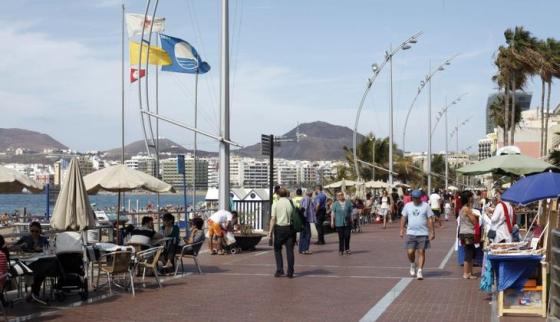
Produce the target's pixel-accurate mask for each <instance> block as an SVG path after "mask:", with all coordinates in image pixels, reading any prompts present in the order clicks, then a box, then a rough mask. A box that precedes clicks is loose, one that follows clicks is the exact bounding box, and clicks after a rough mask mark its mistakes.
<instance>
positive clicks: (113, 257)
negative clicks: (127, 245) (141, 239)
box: [96, 251, 135, 296]
mask: <svg viewBox="0 0 560 322" xmlns="http://www.w3.org/2000/svg"><path fill="white" fill-rule="evenodd" d="M132 256H133V252H131V251H116V252H111V253H107V254H103V255H101V256H100V260H99V266H98V267H99V268H98V271H97V287H96V288H97V289H99V276H100V275H101V272H103V273H105V274H106V275H107V284H109V293H112V288H111V285H112V284H113V283H114V282H113V280H114V278H115V276H119V275H121V276H124V277H125V280H126V278H128V279H129V280H130V287H131V290H132V295H133V296H134V295H135V293H134V278H133V270H132V267H133V265H132Z"/></svg>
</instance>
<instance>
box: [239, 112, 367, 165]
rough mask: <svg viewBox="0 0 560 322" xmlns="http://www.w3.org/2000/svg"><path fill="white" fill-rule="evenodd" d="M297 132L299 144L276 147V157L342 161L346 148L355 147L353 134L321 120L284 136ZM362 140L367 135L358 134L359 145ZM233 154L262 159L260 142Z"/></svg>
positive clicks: (292, 136)
mask: <svg viewBox="0 0 560 322" xmlns="http://www.w3.org/2000/svg"><path fill="white" fill-rule="evenodd" d="M298 132H299V136H300V137H299V142H295V141H294V142H282V143H281V144H280V145H279V146H275V147H274V156H275V157H277V158H282V159H288V160H310V161H319V160H342V159H344V150H343V148H344V146H347V147H350V148H351V147H352V140H353V134H354V131H352V130H351V129H349V128H348V127H346V126H339V125H333V124H330V123H326V122H321V121H316V122H312V123H303V124H300V125H299V130H298V128H297V127H296V128H294V129H292V130H291V131H289V132H287V133H285V134H284V135H282V136H281V137H283V138H288V139H292V138H293V139H295V138H296V136H297V133H298ZM363 139H364V136H363V135H361V134H358V142H361V141H362V140H363ZM234 153H236V154H238V155H241V156H247V157H253V158H262V157H263V156H262V155H261V144H260V143H257V144H254V145H251V146H248V147H245V148H243V149H240V150H236V151H234Z"/></svg>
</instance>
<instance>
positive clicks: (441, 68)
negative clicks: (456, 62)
mask: <svg viewBox="0 0 560 322" xmlns="http://www.w3.org/2000/svg"><path fill="white" fill-rule="evenodd" d="M444 69H445V68H443V66H439V68H438V69H437V70H439V71H442V70H444Z"/></svg>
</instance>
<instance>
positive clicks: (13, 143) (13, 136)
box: [0, 128, 68, 152]
mask: <svg viewBox="0 0 560 322" xmlns="http://www.w3.org/2000/svg"><path fill="white" fill-rule="evenodd" d="M18 148H22V149H24V150H28V151H33V152H43V151H44V150H45V149H54V150H66V149H68V147H67V146H66V145H64V144H62V143H60V142H58V141H57V140H55V139H53V138H52V137H51V136H50V135H48V134H44V133H39V132H35V131H29V130H23V129H2V128H0V151H6V150H8V149H11V150H15V149H18Z"/></svg>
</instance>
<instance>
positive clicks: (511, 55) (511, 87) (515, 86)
mask: <svg viewBox="0 0 560 322" xmlns="http://www.w3.org/2000/svg"><path fill="white" fill-rule="evenodd" d="M504 38H505V40H506V46H500V47H499V48H498V53H497V55H496V59H495V62H494V63H495V65H496V66H497V68H498V73H497V74H496V75H494V76H493V77H492V79H493V81H495V82H496V83H497V84H498V86H499V88H500V90H501V89H502V88H503V89H504V91H505V104H506V107H505V108H504V145H509V144H514V143H515V124H516V122H515V118H516V115H517V113H516V106H517V104H516V102H515V101H516V97H515V94H516V92H517V90H522V89H523V88H524V87H525V85H526V83H527V79H528V77H529V76H531V75H533V74H534V73H535V66H536V65H538V62H539V59H540V58H539V57H540V55H539V54H538V52H537V50H536V47H537V40H536V38H535V37H533V36H532V35H531V33H530V32H529V31H527V30H525V29H524V28H523V27H521V26H517V27H515V29H513V30H512V29H510V28H508V29H507V30H506V31H505V32H504ZM510 102H511V106H512V107H511V109H510V108H509V105H510ZM510 110H511V113H510ZM508 131H509V139H508V136H507V135H508Z"/></svg>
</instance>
